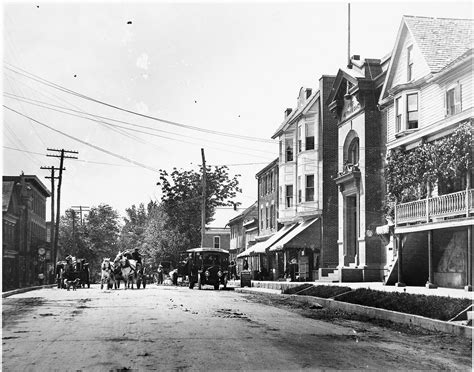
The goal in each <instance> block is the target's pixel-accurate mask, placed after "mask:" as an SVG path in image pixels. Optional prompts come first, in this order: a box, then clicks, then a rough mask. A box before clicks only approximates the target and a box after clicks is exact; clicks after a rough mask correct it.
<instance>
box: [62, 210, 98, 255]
mask: <svg viewBox="0 0 474 372" xmlns="http://www.w3.org/2000/svg"><path fill="white" fill-rule="evenodd" d="M75 213H76V212H75V211H74V210H72V209H68V210H66V212H65V215H64V216H61V219H60V224H59V247H60V252H59V253H60V254H58V260H59V259H64V258H65V257H66V256H67V255H72V256H76V257H80V258H85V259H86V260H88V261H89V260H91V259H92V258H93V257H94V255H93V252H92V251H91V250H90V249H89V248H88V244H87V241H86V237H85V228H84V225H82V224H81V223H80V221H79V220H78V218H77V216H76V215H75Z"/></svg>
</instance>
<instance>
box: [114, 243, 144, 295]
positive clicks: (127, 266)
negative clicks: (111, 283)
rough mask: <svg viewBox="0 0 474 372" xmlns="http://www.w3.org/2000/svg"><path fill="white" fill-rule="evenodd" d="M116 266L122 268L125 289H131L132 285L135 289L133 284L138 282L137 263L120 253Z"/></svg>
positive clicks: (115, 261)
mask: <svg viewBox="0 0 474 372" xmlns="http://www.w3.org/2000/svg"><path fill="white" fill-rule="evenodd" d="M114 265H115V266H116V267H117V266H118V267H120V270H121V274H122V279H123V281H124V282H125V289H127V288H130V285H131V287H132V289H133V283H136V282H137V269H138V267H137V261H136V260H133V259H131V258H128V257H127V255H126V254H123V253H122V252H119V253H118V254H117V257H115V260H114ZM119 286H120V284H119Z"/></svg>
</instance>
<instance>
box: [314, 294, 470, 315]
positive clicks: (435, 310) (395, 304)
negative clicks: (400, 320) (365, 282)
mask: <svg viewBox="0 0 474 372" xmlns="http://www.w3.org/2000/svg"><path fill="white" fill-rule="evenodd" d="M306 293H307V292H305V294H306ZM337 300H338V301H342V302H348V303H352V304H358V305H364V306H371V307H376V308H380V309H385V310H392V311H398V312H401V313H406V314H413V315H420V316H424V317H427V318H431V319H438V320H444V321H446V320H449V319H451V318H453V317H454V316H456V315H457V314H458V313H460V312H461V311H463V310H464V309H466V308H467V307H468V306H469V305H471V303H472V302H471V300H470V299H467V298H452V297H441V296H425V295H414V294H410V293H398V292H384V291H375V290H372V289H366V288H359V289H356V290H354V291H351V292H349V293H346V294H344V295H342V296H339V297H338V298H337Z"/></svg>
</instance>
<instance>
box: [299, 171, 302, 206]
mask: <svg viewBox="0 0 474 372" xmlns="http://www.w3.org/2000/svg"><path fill="white" fill-rule="evenodd" d="M301 198H302V196H301V176H298V203H301V202H302V200H301Z"/></svg>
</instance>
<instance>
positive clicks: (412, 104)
mask: <svg viewBox="0 0 474 372" xmlns="http://www.w3.org/2000/svg"><path fill="white" fill-rule="evenodd" d="M416 128H418V93H413V94H407V129H416Z"/></svg>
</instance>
